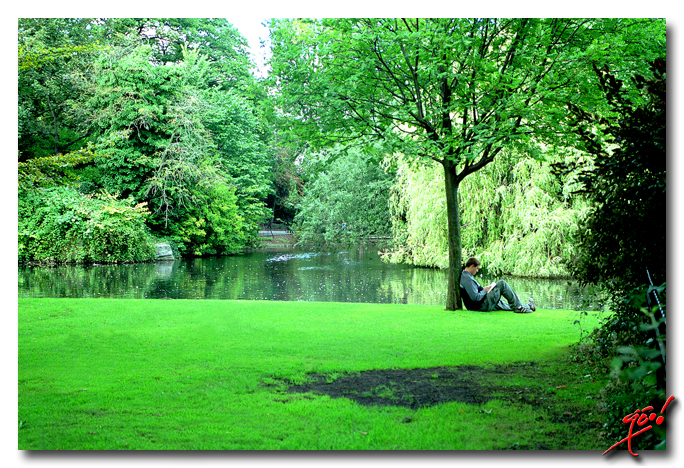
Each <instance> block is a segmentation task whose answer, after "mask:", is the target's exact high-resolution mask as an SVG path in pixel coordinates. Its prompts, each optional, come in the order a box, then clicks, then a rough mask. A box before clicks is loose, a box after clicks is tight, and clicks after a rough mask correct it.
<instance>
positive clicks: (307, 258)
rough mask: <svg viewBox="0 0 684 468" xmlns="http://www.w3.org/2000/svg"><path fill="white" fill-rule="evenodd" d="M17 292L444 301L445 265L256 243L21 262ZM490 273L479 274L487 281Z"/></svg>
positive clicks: (563, 287)
mask: <svg viewBox="0 0 684 468" xmlns="http://www.w3.org/2000/svg"><path fill="white" fill-rule="evenodd" d="M18 276H19V285H18V286H19V297H25V298H28V297H70V298H82V297H107V298H129V299H143V298H147V299H244V300H274V301H324V302H373V303H396V304H426V305H442V304H444V302H445V292H444V291H445V289H446V283H447V272H446V271H445V270H437V269H429V268H418V267H412V266H410V265H394V264H388V263H385V262H383V261H382V260H381V258H380V256H379V255H378V253H377V248H375V247H355V248H353V249H350V250H346V251H334V252H319V251H309V250H301V249H294V248H282V249H279V250H277V251H274V250H256V251H252V252H248V253H245V254H243V255H238V256H231V257H212V258H196V259H181V260H175V261H172V262H158V263H143V264H132V265H88V266H82V265H79V266H70V265H67V266H55V267H37V266H22V265H20V266H19V275H18ZM492 279H493V278H488V277H486V276H485V277H484V278H481V281H482V283H483V284H487V283H488V282H490V281H491V280H492ZM497 279H506V280H507V281H508V282H509V283H510V284H511V285H512V286H513V289H514V290H515V291H516V292H517V293H518V294H519V295H520V297H521V299H522V300H523V302H526V301H527V299H528V298H529V297H530V296H532V297H534V299H535V302H536V304H537V307H540V308H547V309H561V308H563V309H571V310H600V309H601V308H602V305H601V303H600V302H599V301H598V300H597V299H595V297H594V296H593V295H592V294H591V291H589V290H585V289H582V288H579V287H578V286H577V284H575V283H572V282H569V281H567V280H543V279H527V278H510V277H500V278H497Z"/></svg>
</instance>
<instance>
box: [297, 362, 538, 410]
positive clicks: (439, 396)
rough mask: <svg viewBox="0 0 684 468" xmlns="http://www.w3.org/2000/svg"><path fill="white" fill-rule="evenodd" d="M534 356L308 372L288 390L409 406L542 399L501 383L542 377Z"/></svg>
mask: <svg viewBox="0 0 684 468" xmlns="http://www.w3.org/2000/svg"><path fill="white" fill-rule="evenodd" d="M543 374H544V370H543V369H542V368H540V367H539V365H538V364H536V363H534V362H530V363H516V364H510V365H490V366H487V367H477V366H461V367H455V368H446V367H431V368H424V369H380V370H371V371H365V372H359V373H357V374H342V375H340V376H334V375H331V374H311V375H309V377H310V378H311V381H310V382H307V383H305V384H300V385H291V386H290V387H289V388H288V391H289V392H296V393H307V392H313V393H318V394H325V395H329V396H330V397H332V398H349V399H350V400H354V401H356V402H357V403H359V404H362V405H365V406H403V407H408V408H412V409H417V408H422V407H427V406H433V405H438V404H440V403H447V402H451V401H458V402H462V403H468V404H473V405H481V404H484V403H486V402H488V401H489V400H492V399H494V398H497V399H500V400H509V401H522V402H525V403H528V404H541V401H540V400H539V398H540V396H539V392H538V391H535V389H532V388H531V387H529V386H516V385H506V384H505V380H507V379H509V378H510V377H513V376H515V377H523V378H525V379H535V380H536V379H537V378H543Z"/></svg>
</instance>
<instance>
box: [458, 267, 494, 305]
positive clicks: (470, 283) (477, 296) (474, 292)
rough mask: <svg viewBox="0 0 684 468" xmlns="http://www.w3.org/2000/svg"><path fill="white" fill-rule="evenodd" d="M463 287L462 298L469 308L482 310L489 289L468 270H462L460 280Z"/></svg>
mask: <svg viewBox="0 0 684 468" xmlns="http://www.w3.org/2000/svg"><path fill="white" fill-rule="evenodd" d="M459 286H460V288H461V298H462V299H463V304H465V306H466V309H468V310H482V304H484V300H485V296H486V295H487V291H486V290H485V288H483V287H482V286H480V283H478V282H477V281H476V280H475V278H473V275H471V274H470V273H468V272H467V271H465V270H463V271H461V280H460V281H459Z"/></svg>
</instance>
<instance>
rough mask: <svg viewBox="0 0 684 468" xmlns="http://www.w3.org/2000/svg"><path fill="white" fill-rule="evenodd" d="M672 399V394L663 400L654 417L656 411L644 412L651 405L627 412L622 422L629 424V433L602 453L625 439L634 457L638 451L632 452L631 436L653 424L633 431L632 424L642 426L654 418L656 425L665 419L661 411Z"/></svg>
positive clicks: (640, 432) (649, 427)
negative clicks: (658, 412) (657, 413)
mask: <svg viewBox="0 0 684 468" xmlns="http://www.w3.org/2000/svg"><path fill="white" fill-rule="evenodd" d="M672 400H674V396H671V397H670V398H668V399H667V401H666V402H665V405H663V409H661V410H660V416H657V417H656V413H650V414H646V412H647V411H651V410H652V409H653V407H652V406H647V407H645V408H644V409H640V410H639V409H638V410H636V411H635V412H633V413H630V414H628V415H627V416H625V417H624V418H622V422H623V423H625V424H629V434H628V435H627V437H625V438H624V439H622V440H621V441H620V442H618V443H616V444H613V446H612V447H611V448H609V449H608V450H606V451H605V452H603V455H605V454H606V453H608V452H610V451H611V450H613V449H614V448H615V447H617V446H618V445H620V444H621V443H623V442H624V441H627V449H628V450H629V453H631V454H632V455H634V456H635V457H638V456H639V454H638V453H634V452H632V438H633V437H636V436H638V435H639V434H642V433H644V432H646V431H648V430H649V429H651V428H653V424H649V425H648V426H647V427H644V428H643V429H641V430H639V431H638V432H634V424H636V425H637V426H638V427H642V426H644V425H645V424H646V423H649V422H653V420H655V423H656V424H657V425H661V424H662V423H663V421H665V418H664V417H663V416H662V415H663V413H665V408H667V405H669V404H670V402H671V401H672Z"/></svg>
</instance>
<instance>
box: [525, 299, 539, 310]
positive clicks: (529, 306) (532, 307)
mask: <svg viewBox="0 0 684 468" xmlns="http://www.w3.org/2000/svg"><path fill="white" fill-rule="evenodd" d="M527 308H528V309H530V310H531V311H532V312H534V311H535V310H537V308H536V307H535V305H534V299H532V298H531V297H530V300H529V302H528V303H527Z"/></svg>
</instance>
